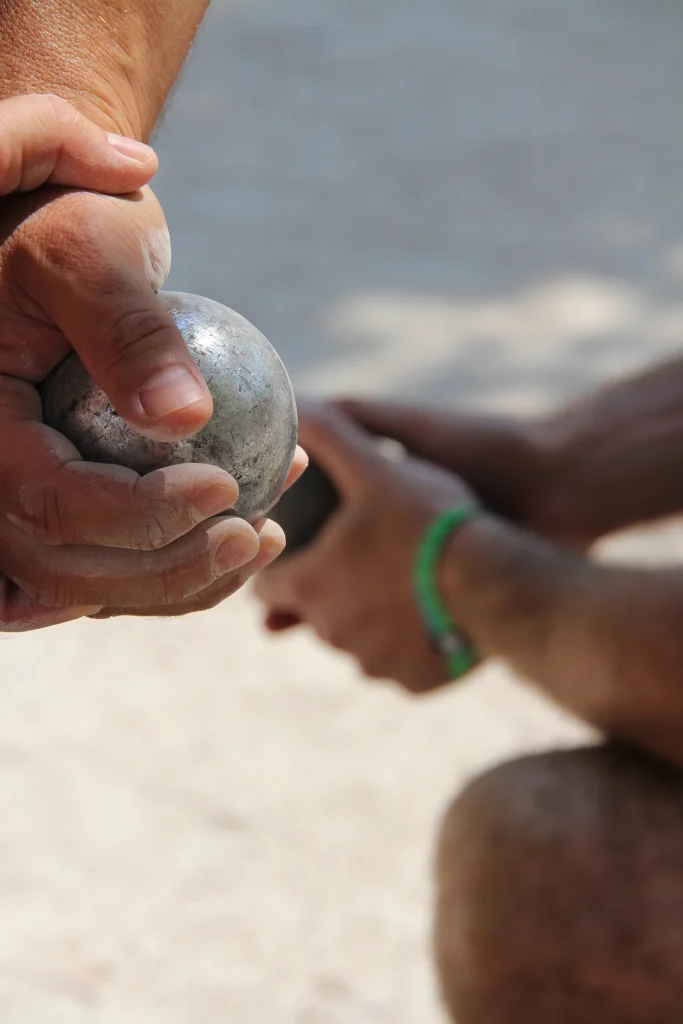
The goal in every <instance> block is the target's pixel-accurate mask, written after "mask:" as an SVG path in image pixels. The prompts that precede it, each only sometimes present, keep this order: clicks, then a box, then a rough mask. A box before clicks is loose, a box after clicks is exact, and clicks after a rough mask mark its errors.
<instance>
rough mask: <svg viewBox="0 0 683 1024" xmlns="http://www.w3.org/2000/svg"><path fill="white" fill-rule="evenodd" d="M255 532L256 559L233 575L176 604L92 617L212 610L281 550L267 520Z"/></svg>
mask: <svg viewBox="0 0 683 1024" xmlns="http://www.w3.org/2000/svg"><path fill="white" fill-rule="evenodd" d="M257 530H258V531H259V540H260V548H259V553H258V555H257V556H256V558H254V559H253V561H251V562H248V563H247V564H246V565H244V566H243V567H242V568H240V569H238V570H236V571H235V572H234V573H231V574H230V575H227V576H225V577H223V578H221V579H220V580H217V581H216V582H215V583H212V584H211V585H210V586H208V587H207V588H206V589H204V590H202V591H200V592H199V593H197V594H194V595H192V596H191V597H189V598H186V599H185V600H184V601H181V602H179V603H177V604H166V605H158V604H156V605H140V606H138V607H136V608H124V607H113V606H112V607H107V608H103V609H102V610H101V611H100V612H98V613H95V614H93V616H92V618H95V619H108V618H112V617H113V616H118V615H135V616H143V617H155V618H156V617H168V616H175V615H187V614H189V613H190V612H201V611H208V610H209V609H210V608H215V607H216V606H217V605H219V604H221V603H222V602H223V601H225V600H226V598H228V597H230V596H231V595H232V594H234V593H235V592H236V591H237V590H239V589H240V587H242V586H244V584H245V583H247V581H248V580H249V579H250V578H251V577H252V576H255V575H256V574H257V573H259V572H261V570H262V569H265V568H266V566H267V565H270V563H271V562H273V560H274V559H276V558H277V557H278V555H279V554H281V552H282V551H283V549H284V546H285V538H284V534H283V532H282V530H281V529H280V528H279V526H277V525H276V524H275V523H273V522H271V521H270V520H265V522H263V523H261V524H260V525H258V526H257Z"/></svg>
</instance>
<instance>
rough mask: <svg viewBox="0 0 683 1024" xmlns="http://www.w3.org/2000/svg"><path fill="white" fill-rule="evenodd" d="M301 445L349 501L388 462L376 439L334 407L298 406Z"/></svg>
mask: <svg viewBox="0 0 683 1024" xmlns="http://www.w3.org/2000/svg"><path fill="white" fill-rule="evenodd" d="M299 442H300V443H301V445H302V446H303V448H304V449H305V451H306V453H307V455H309V456H310V458H311V461H312V462H314V463H316V464H317V465H318V466H319V467H320V468H321V469H323V470H325V471H326V472H327V474H328V475H329V477H330V479H331V480H332V481H333V483H334V484H335V485H336V486H337V487H338V488H339V490H340V492H341V493H342V494H343V495H346V496H347V497H352V496H353V495H354V494H357V493H358V491H359V490H361V488H362V487H363V486H365V484H366V483H367V482H368V480H370V479H371V478H372V477H373V476H375V475H376V474H377V473H378V472H380V471H381V469H382V467H383V464H384V461H385V460H384V459H383V458H382V456H381V455H380V454H379V451H378V450H377V445H376V442H375V441H374V439H373V438H372V437H371V436H370V435H369V434H368V433H366V431H364V430H363V429H362V428H361V427H359V426H358V424H357V423H354V422H353V420H352V419H350V418H349V417H348V416H346V415H345V414H344V413H343V412H342V411H341V409H339V408H338V407H335V406H334V405H331V404H313V403H305V404H304V403H299Z"/></svg>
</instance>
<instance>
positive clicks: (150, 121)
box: [0, 0, 209, 140]
mask: <svg viewBox="0 0 683 1024" xmlns="http://www.w3.org/2000/svg"><path fill="white" fill-rule="evenodd" d="M208 2H209V0H0V38H1V39H2V48H1V49H0V98H3V97H7V96H11V95H14V94H16V93H26V92H51V93H55V94H57V95H59V96H62V97H64V98H65V99H68V100H70V101H71V102H72V103H73V104H74V105H75V106H77V107H79V108H80V109H81V110H83V111H84V112H85V113H86V114H87V115H88V116H89V117H90V118H91V119H92V120H94V121H96V122H97V123H98V124H101V125H102V126H103V127H105V128H107V129H109V130H112V131H115V132H119V133H122V134H127V135H131V136H133V137H135V138H139V139H143V140H144V139H147V138H148V137H149V135H150V134H151V131H152V129H153V127H154V124H155V121H156V120H157V118H158V116H159V114H160V112H161V110H162V108H163V105H164V102H165V100H166V97H167V96H168V93H169V92H170V90H171V88H172V86H173V83H174V81H175V79H176V77H177V75H178V72H179V71H180V68H181V66H182V64H183V61H184V60H185V57H186V55H187V52H188V50H189V48H190V46H191V44H192V40H193V39H194V36H195V34H196V31H197V29H198V27H199V24H200V22H201V20H202V17H203V14H204V11H205V10H206V7H207V6H208Z"/></svg>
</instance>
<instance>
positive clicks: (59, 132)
mask: <svg viewBox="0 0 683 1024" xmlns="http://www.w3.org/2000/svg"><path fill="white" fill-rule="evenodd" d="M157 167H158V162H157V158H156V154H155V153H154V150H152V149H151V148H150V147H149V146H146V145H144V143H142V142H137V141H135V140H134V139H127V138H123V137H121V136H118V135H112V134H111V133H108V132H106V131H104V129H102V128H99V127H98V126H97V125H95V124H93V123H92V122H91V121H89V120H88V119H87V118H86V117H84V115H83V114H81V113H80V112H79V111H78V110H76V108H75V107H72V106H71V104H70V103H67V101H66V100H63V99H61V98H60V97H58V96H49V95H33V96H15V97H13V98H11V99H7V100H2V101H0V196H3V195H8V194H9V193H10V192H29V191H32V190H33V189H36V188H39V187H40V186H41V185H44V184H45V183H46V182H51V183H52V184H55V185H72V186H77V187H78V188H88V189H94V190H95V191H99V192H109V193H113V194H116V193H126V192H134V191H135V190H136V189H139V188H142V186H143V185H145V184H147V182H148V181H149V180H150V178H152V176H153V175H154V174H155V173H156V171H157Z"/></svg>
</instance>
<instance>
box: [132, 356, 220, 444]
mask: <svg viewBox="0 0 683 1024" xmlns="http://www.w3.org/2000/svg"><path fill="white" fill-rule="evenodd" d="M138 398H139V401H140V409H141V413H142V419H143V422H139V423H133V424H132V426H134V427H135V428H136V429H138V430H139V431H140V432H141V433H142V434H144V435H145V436H146V437H150V438H151V439H152V440H154V441H178V440H180V439H181V438H186V437H192V436H193V435H194V434H196V433H197V432H198V431H200V430H201V429H202V428H203V427H205V426H206V424H207V423H208V422H209V420H210V419H211V417H212V415H213V399H212V397H211V394H210V392H209V389H208V388H207V386H206V383H205V382H204V380H203V379H202V377H201V376H200V375H199V374H198V372H197V373H194V372H193V371H192V369H191V368H190V367H188V366H183V365H175V366H167V367H165V368H164V369H162V370H159V371H157V372H156V373H155V374H154V375H153V376H151V377H150V378H149V379H148V380H147V381H145V383H144V384H143V385H142V387H141V388H140V390H139V392H138Z"/></svg>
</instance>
